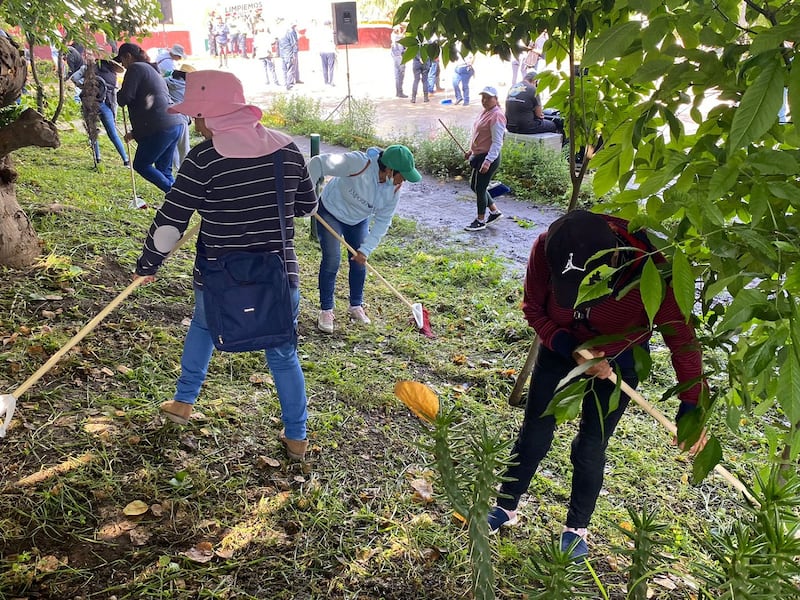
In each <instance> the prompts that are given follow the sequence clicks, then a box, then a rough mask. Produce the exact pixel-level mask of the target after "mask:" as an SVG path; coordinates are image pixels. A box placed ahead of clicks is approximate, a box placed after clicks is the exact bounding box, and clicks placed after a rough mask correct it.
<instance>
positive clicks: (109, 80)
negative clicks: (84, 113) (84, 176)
mask: <svg viewBox="0 0 800 600" xmlns="http://www.w3.org/2000/svg"><path fill="white" fill-rule="evenodd" d="M122 71H123V68H122V65H120V64H119V63H115V62H113V61H110V60H103V59H100V60H95V55H94V52H93V51H92V50H86V51H85V52H84V65H83V66H82V67H81V68H80V69H78V70H77V71H76V72H75V73H73V75H72V77H71V78H70V79H72V81H73V82H74V83H75V85H76V86H78V87H79V88H80V89H81V93H80V99H81V105H82V106H83V107H84V110H86V108H87V107H88V106H90V105H93V102H95V101H96V105H97V116H98V117H99V119H100V122H101V123H102V124H103V128H104V129H105V130H106V134H107V135H108V139H109V140H111V143H112V144H113V145H114V148H116V150H117V152H118V153H119V156H120V158H122V164H123V165H125V166H126V167H127V166H128V155H127V154H126V153H125V147H124V145H123V144H122V140H121V139H120V138H119V134H118V133H117V125H116V120H115V115H116V112H117V74H118V73H122ZM87 78H93V79H94V82H95V85H94V86H89V87H87V86H86V79H87ZM90 88H92V89H93V90H94V93H93V97H92V98H87V97H86V93H84V92H88V91H89V89H90ZM92 146H93V149H94V160H95V163H99V162H100V145H99V144H98V143H97V141H96V140H95V141H94V142H93V144H92Z"/></svg>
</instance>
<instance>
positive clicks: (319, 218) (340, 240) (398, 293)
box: [314, 213, 414, 312]
mask: <svg viewBox="0 0 800 600" xmlns="http://www.w3.org/2000/svg"><path fill="white" fill-rule="evenodd" d="M314 216H315V217H316V218H317V221H319V222H320V223H321V224H322V226H323V227H324V228H325V229H327V230H328V231H329V232H330V234H331V235H332V236H333V237H335V238H336V239H337V240H339V243H341V244H343V245H344V247H345V248H347V249H348V250H349V251H350V253H351V254H352V255H353V256H356V255H357V254H358V252H357V251H356V250H355V249H354V248H353V247H352V246H351V245H350V244H348V243H347V241H346V240H345V239H344V238H343V237H342V236H341V235H339V233H338V232H337V231H336V230H335V229H334V228H333V227H331V226H330V225H329V224H328V222H327V221H326V220H325V219H323V218H322V217H320V216H319V215H318V214H317V213H314ZM367 268H368V269H369V270H370V271H371V272H372V274H373V275H375V277H377V278H378V279H380V280H381V283H383V285H385V286H386V287H387V288H389V289H390V290H391V291H392V293H393V294H394V295H395V296H397V297H398V298H399V299H400V300H401V301H402V302H403V304H405V305H406V306H408V308H410V309H411V311H412V312H413V311H414V305H413V304H411V302H410V301H409V300H408V299H407V298H406V297H405V296H403V294H401V293H400V290H398V289H397V288H395V287H394V286H393V285H392V284H391V283H389V282H388V281H386V280H385V279H384V278H383V275H381V274H380V273H378V271H377V270H376V269H375V267H373V266H372V265H371V264H370V263H369V261H367Z"/></svg>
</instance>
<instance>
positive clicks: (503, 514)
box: [489, 506, 517, 535]
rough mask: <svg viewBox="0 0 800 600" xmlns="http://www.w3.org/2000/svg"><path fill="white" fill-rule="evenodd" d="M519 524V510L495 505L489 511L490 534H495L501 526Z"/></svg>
mask: <svg viewBox="0 0 800 600" xmlns="http://www.w3.org/2000/svg"><path fill="white" fill-rule="evenodd" d="M516 524H517V511H515V510H506V509H504V508H502V507H500V506H495V507H494V508H493V509H492V510H490V511H489V535H494V534H495V533H497V532H498V531H500V528H501V527H511V526H512V525H516Z"/></svg>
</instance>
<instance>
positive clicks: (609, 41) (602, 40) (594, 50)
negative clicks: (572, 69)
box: [581, 21, 642, 67]
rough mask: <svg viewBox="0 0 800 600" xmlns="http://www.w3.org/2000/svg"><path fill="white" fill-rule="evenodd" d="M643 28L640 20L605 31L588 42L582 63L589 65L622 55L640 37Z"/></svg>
mask: <svg viewBox="0 0 800 600" xmlns="http://www.w3.org/2000/svg"><path fill="white" fill-rule="evenodd" d="M641 28H642V24H641V23H640V22H639V21H627V22H625V23H621V24H619V25H616V26H614V27H612V28H611V29H607V30H605V31H603V32H602V33H601V34H600V35H598V36H597V37H596V38H592V39H590V40H589V43H588V44H586V52H584V54H583V61H582V63H581V64H582V65H583V66H585V67H587V66H590V65H596V64H598V63H601V62H605V61H608V60H611V59H613V58H619V57H621V56H622V55H623V54H624V53H625V51H626V50H627V49H628V48H630V46H631V44H633V42H634V41H635V40H636V39H637V38H638V37H639V31H640V30H641Z"/></svg>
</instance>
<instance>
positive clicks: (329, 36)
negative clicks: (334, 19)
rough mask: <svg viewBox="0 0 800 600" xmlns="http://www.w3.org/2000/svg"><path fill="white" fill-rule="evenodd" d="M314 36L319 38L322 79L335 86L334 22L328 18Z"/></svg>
mask: <svg viewBox="0 0 800 600" xmlns="http://www.w3.org/2000/svg"><path fill="white" fill-rule="evenodd" d="M314 37H316V38H317V39H316V40H315V42H316V44H317V49H318V50H319V57H320V60H321V61H322V79H323V81H324V82H325V85H330V86H334V85H335V84H334V83H333V68H334V67H335V66H336V42H335V41H334V39H333V24H332V23H331V21H330V19H326V20H325V21H324V22H323V23H322V29H320V30H319V31H318V32H316V34H315V35H314Z"/></svg>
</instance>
